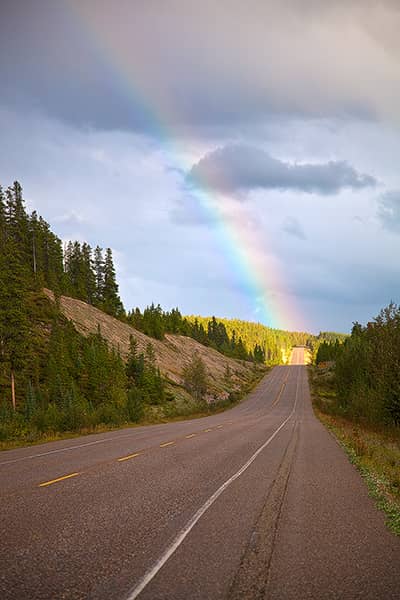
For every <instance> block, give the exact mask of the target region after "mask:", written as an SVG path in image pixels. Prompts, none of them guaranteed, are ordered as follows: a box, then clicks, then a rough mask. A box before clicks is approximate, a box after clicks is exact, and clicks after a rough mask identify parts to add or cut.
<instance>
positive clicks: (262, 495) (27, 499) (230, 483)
mask: <svg viewBox="0 0 400 600" xmlns="http://www.w3.org/2000/svg"><path fill="white" fill-rule="evenodd" d="M302 364H303V350H302V349H296V350H295V351H294V354H293V357H292V365H291V366H286V367H285V366H281V367H276V368H274V369H273V370H272V371H271V373H270V374H269V375H268V376H267V377H265V378H264V380H263V381H262V382H261V383H260V384H259V385H258V387H257V388H256V389H255V390H254V391H253V392H252V393H251V394H250V395H249V397H248V398H247V399H246V400H245V401H244V402H242V403H241V404H240V405H238V406H236V407H234V408H233V409H232V410H229V411H227V412H224V413H222V414H218V415H214V416H211V417H207V418H203V419H192V420H188V421H184V422H179V423H169V424H163V425H155V426H151V427H138V428H133V429H123V430H119V431H114V432H108V433H104V434H99V435H92V436H87V437H82V438H75V439H72V440H65V441H59V442H52V443H49V444H43V445H40V446H33V447H30V448H21V449H17V450H12V451H7V452H3V453H1V454H0V482H1V487H0V503H1V505H0V543H1V546H0V598H2V600H9V599H17V600H25V599H27V600H28V599H29V600H36V599H48V600H50V599H51V600H59V599H68V600H69V599H71V600H73V599H78V598H79V599H83V598H85V599H87V598H89V599H93V600H94V599H96V600H97V599H99V600H103V599H104V600H114V599H118V600H133V599H134V598H137V597H139V598H140V599H141V600H142V599H143V600H146V599H147V600H154V599H164V600H167V599H168V600H172V599H173V600H180V599H181V600H196V599H207V600H213V599H222V598H229V599H234V600H236V599H241V600H242V599H246V598H252V599H253V598H254V599H262V598H268V599H274V600H275V599H276V600H278V599H279V600H286V599H288V600H290V599H296V600H297V599H301V600H303V599H306V598H307V599H308V598H310V599H316V600H323V599H325V598H327V599H331V598H332V599H341V600H346V599H349V600H350V599H351V600H352V599H353V598H363V599H373V600H377V599H382V600H389V599H394V598H396V599H399V598H400V585H399V583H400V538H396V537H395V536H393V535H392V534H391V533H389V532H388V531H387V530H386V529H385V526H384V517H383V515H382V514H381V513H379V512H378V511H377V510H376V509H375V506H374V504H373V502H372V501H371V499H370V498H369V497H368V495H367V491H366V488H365V485H364V483H363V482H362V480H361V479H360V477H359V475H358V473H357V472H356V471H355V469H354V468H353V466H352V465H350V463H349V462H348V460H347V458H346V457H345V455H344V453H343V451H342V450H341V449H340V447H339V446H338V445H337V443H336V442H335V441H334V439H333V438H332V437H331V435H330V434H329V433H328V432H327V431H326V430H325V429H324V428H323V426H322V425H321V424H320V423H319V422H318V421H317V420H316V419H315V417H314V416H313V413H312V409H311V405H310V396H309V388H308V382H307V372H306V367H304V366H302Z"/></svg>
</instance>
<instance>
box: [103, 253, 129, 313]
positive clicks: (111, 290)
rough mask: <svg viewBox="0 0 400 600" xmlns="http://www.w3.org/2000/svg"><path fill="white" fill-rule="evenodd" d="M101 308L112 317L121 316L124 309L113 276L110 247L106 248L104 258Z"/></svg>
mask: <svg viewBox="0 0 400 600" xmlns="http://www.w3.org/2000/svg"><path fill="white" fill-rule="evenodd" d="M103 310H104V311H105V312H106V313H108V314H109V315H112V316H114V317H119V316H121V315H122V314H123V311H124V308H123V305H122V302H121V299H120V297H119V295H118V284H117V281H116V278H115V269H114V263H113V257H112V251H111V248H107V249H106V255H105V259H104V287H103Z"/></svg>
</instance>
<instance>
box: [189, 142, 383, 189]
mask: <svg viewBox="0 0 400 600" xmlns="http://www.w3.org/2000/svg"><path fill="white" fill-rule="evenodd" d="M188 183H189V184H192V185H197V184H198V183H200V184H201V185H204V184H206V185H207V186H208V187H210V188H213V189H216V190H219V191H221V192H233V191H236V190H237V191H247V190H251V189H257V188H261V189H278V190H295V191H300V192H305V193H308V194H313V193H315V194H323V195H328V194H336V193H338V192H340V191H341V190H342V189H344V188H351V189H353V190H356V189H360V188H365V187H368V186H374V185H376V183H377V182H376V180H375V179H374V178H373V177H371V176H370V175H365V174H362V173H359V172H358V171H356V170H355V169H354V168H353V167H352V166H351V165H349V164H348V163H347V162H345V161H330V162H327V163H324V164H291V163H286V162H283V161H281V160H278V159H276V158H273V157H272V156H270V155H269V154H268V153H267V152H265V151H264V150H261V149H259V148H255V147H252V146H243V145H230V146H224V147H223V148H218V149H217V150H214V151H213V152H209V153H208V154H206V155H205V156H204V157H203V158H202V159H201V160H200V161H199V162H198V163H196V164H195V165H193V167H192V168H191V170H190V173H189V175H188Z"/></svg>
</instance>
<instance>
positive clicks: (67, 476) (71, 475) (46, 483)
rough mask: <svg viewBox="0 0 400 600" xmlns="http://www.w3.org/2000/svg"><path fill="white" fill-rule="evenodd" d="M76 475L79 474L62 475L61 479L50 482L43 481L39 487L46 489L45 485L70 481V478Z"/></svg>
mask: <svg viewBox="0 0 400 600" xmlns="http://www.w3.org/2000/svg"><path fill="white" fill-rule="evenodd" d="M77 475H79V473H70V474H69V475H63V476H62V477H57V479H51V480H50V481H44V482H43V483H39V487H46V486H47V485H52V484H53V483H58V482H59V481H64V479H71V477H76V476H77Z"/></svg>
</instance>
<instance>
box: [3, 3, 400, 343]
mask: <svg viewBox="0 0 400 600" xmlns="http://www.w3.org/2000/svg"><path fill="white" fill-rule="evenodd" d="M398 31H400V3H399V2H398V0H380V1H378V0H336V1H335V2H326V1H325V0H279V1H278V0H276V1H268V0H248V1H246V2H241V1H239V0H219V1H218V2H215V1H214V0H213V1H209V0H203V1H202V2H198V1H194V0H185V1H183V0H180V1H177V0H146V2H140V1H139V0H138V1H134V0H119V1H118V2H112V1H111V0H76V1H75V0H57V2H54V0H35V1H32V0H17V1H15V0H1V2H0V89H1V93H0V183H1V184H2V185H3V186H4V187H6V186H8V185H10V184H11V183H12V182H13V181H14V180H15V179H17V180H18V181H20V183H21V184H22V186H23V189H24V196H25V198H26V201H27V205H28V208H29V210H33V209H35V210H37V211H38V212H39V213H40V214H41V215H42V216H43V217H44V218H45V219H46V220H47V221H48V222H49V223H50V224H51V226H52V229H53V230H54V231H55V232H56V233H57V234H58V235H59V237H60V238H61V239H62V240H69V239H78V240H81V241H84V240H86V241H88V242H89V243H90V244H91V245H93V246H95V245H96V244H99V245H101V246H102V247H108V246H110V247H111V248H112V249H113V253H114V258H115V262H116V267H117V275H118V281H119V284H120V293H121V297H122V300H123V302H124V304H125V307H126V308H127V309H130V308H132V307H135V306H139V307H141V308H144V307H145V306H146V305H148V304H150V303H151V302H153V301H154V302H155V303H160V304H161V305H162V306H163V308H165V309H170V308H172V307H175V306H178V307H179V308H180V310H181V311H182V312H183V313H184V314H202V315H212V314H215V315H216V316H219V317H231V318H233V317H236V318H241V319H246V320H251V321H259V322H262V323H265V324H266V325H269V326H273V327H279V328H283V329H291V330H293V329H296V330H307V331H311V332H315V333H317V332H318V331H320V330H323V331H326V330H334V331H342V332H348V331H350V329H351V327H352V323H353V322H354V321H359V322H362V323H365V322H367V321H369V320H371V319H372V318H373V317H374V316H376V315H377V314H378V312H379V310H380V309H381V308H383V307H384V306H386V305H387V304H388V303H389V302H390V301H394V302H398V301H399V299H400V261H399V254H400V169H399V162H398V160H399V156H400V135H399V134H400V69H399V65H400V37H399V36H398Z"/></svg>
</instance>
